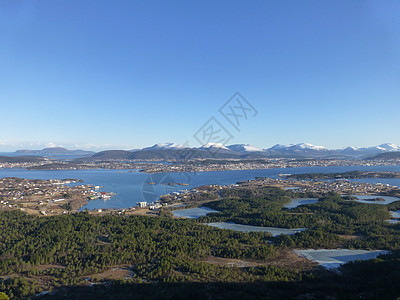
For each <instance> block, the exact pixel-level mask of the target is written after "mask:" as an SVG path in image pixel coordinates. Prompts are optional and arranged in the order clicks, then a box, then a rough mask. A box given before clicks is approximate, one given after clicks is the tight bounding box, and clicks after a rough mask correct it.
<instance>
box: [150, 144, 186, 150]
mask: <svg viewBox="0 0 400 300" xmlns="http://www.w3.org/2000/svg"><path fill="white" fill-rule="evenodd" d="M184 147H185V146H182V145H179V144H176V143H158V144H155V145H153V146H151V147H146V148H143V149H142V150H167V149H170V150H174V149H182V148H184Z"/></svg>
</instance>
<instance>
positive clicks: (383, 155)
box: [370, 152, 400, 160]
mask: <svg viewBox="0 0 400 300" xmlns="http://www.w3.org/2000/svg"><path fill="white" fill-rule="evenodd" d="M370 159H371V160H390V159H400V152H387V153H381V154H378V155H376V156H374V157H371V158H370Z"/></svg>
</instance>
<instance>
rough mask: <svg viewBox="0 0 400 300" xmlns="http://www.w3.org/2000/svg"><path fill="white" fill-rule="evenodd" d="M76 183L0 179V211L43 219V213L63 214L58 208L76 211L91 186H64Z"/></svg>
mask: <svg viewBox="0 0 400 300" xmlns="http://www.w3.org/2000/svg"><path fill="white" fill-rule="evenodd" d="M77 181H78V180H75V179H64V180H58V179H51V180H40V179H21V178H15V177H6V178H2V179H0V210H1V209H21V210H24V211H28V212H31V213H34V212H37V213H41V214H43V215H45V214H47V213H46V211H49V212H53V213H59V212H60V211H63V210H65V208H63V207H62V206H65V207H69V208H71V209H74V208H78V207H80V206H81V205H83V204H84V203H86V201H87V200H86V199H87V198H88V197H89V196H90V195H91V194H92V193H93V186H92V185H76V186H69V185H68V184H70V183H74V182H77ZM67 204H68V206H66V205H67Z"/></svg>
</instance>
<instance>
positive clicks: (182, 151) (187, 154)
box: [90, 143, 400, 160]
mask: <svg viewBox="0 0 400 300" xmlns="http://www.w3.org/2000/svg"><path fill="white" fill-rule="evenodd" d="M396 151H400V147H399V146H397V145H394V144H390V143H386V144H381V145H379V146H374V147H366V148H356V147H347V148H343V149H327V148H325V147H323V146H315V145H312V144H308V143H300V144H291V145H279V144H277V145H275V146H273V147H271V148H267V149H261V148H257V147H255V146H253V145H249V144H234V145H227V146H225V145H222V144H218V143H209V144H206V145H204V146H202V147H198V148H196V147H193V148H189V147H185V146H183V145H179V144H175V143H160V144H156V145H154V146H151V147H146V148H143V149H134V150H131V151H121V150H108V151H102V152H98V153H96V154H94V155H93V156H92V157H91V158H90V160H106V159H143V160H146V159H157V160H158V159H162V160H167V159H193V158H218V159H224V158H245V159H256V158H268V157H270V158H274V157H275V158H278V157H282V158H338V159H344V158H353V159H364V158H370V157H373V156H375V155H378V154H383V153H388V152H393V153H394V152H396Z"/></svg>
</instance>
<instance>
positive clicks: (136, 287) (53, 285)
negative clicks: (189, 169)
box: [0, 187, 400, 299]
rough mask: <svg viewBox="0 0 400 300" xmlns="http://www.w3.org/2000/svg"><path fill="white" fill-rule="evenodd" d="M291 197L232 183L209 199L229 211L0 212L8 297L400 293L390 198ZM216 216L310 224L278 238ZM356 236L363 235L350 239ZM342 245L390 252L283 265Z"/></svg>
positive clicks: (0, 283)
mask: <svg viewBox="0 0 400 300" xmlns="http://www.w3.org/2000/svg"><path fill="white" fill-rule="evenodd" d="M292 196H293V195H292V194H291V192H290V191H284V190H281V189H278V188H270V187H266V188H262V189H257V190H240V189H239V190H226V191H223V195H222V200H219V201H214V202H210V203H208V204H207V205H208V206H209V207H211V208H214V209H217V210H219V211H221V213H216V214H210V215H209V216H206V217H203V218H201V219H198V220H188V219H173V218H171V217H168V216H169V214H161V216H160V217H147V216H112V215H109V216H91V215H88V214H87V213H85V212H81V213H78V214H69V215H63V216H54V217H42V218H40V217H34V216H29V215H26V214H25V213H23V212H19V211H11V212H2V213H0V227H1V229H2V230H1V231H0V292H3V293H4V295H6V297H9V298H10V299H25V298H29V297H33V296H34V295H37V294H40V293H43V292H45V293H43V294H42V295H41V296H39V297H37V298H38V299H39V298H44V299H59V298H64V297H65V298H68V299H95V298H110V299H111V298H113V297H116V298H125V299H129V298H132V297H133V296H135V297H136V298H139V299H149V298H150V299H151V298H154V299H187V298H189V297H190V298H194V299H220V298H221V297H222V298H225V296H226V297H230V298H233V299H235V298H236V299H237V298H252V299H261V298H265V297H269V298H272V299H274V298H275V299H282V297H283V298H292V297H301V296H302V295H303V296H304V295H313V297H320V298H321V297H324V296H328V295H330V296H332V295H333V296H334V297H336V298H337V299H342V298H344V297H345V298H359V297H360V296H362V297H363V298H371V299H373V298H376V297H377V296H379V297H380V299H383V298H385V299H391V298H393V299H395V297H398V296H400V292H399V288H398V284H394V283H395V282H397V283H398V282H399V279H400V272H399V270H400V253H399V251H397V249H398V248H399V242H400V239H399V233H400V232H399V230H400V226H399V225H396V224H388V223H387V222H386V221H385V220H386V219H388V218H389V212H388V208H387V207H386V206H385V205H379V204H362V203H357V202H354V201H346V200H343V199H342V198H341V197H340V196H339V195H336V194H333V193H331V194H328V195H326V197H324V198H322V199H321V200H320V201H319V202H318V203H315V204H309V205H304V206H300V207H297V208H294V209H290V210H289V209H286V208H284V205H285V204H286V203H288V202H289V201H290V199H291V197H292ZM394 205H397V204H392V206H394ZM209 221H213V222H214V221H230V222H237V223H241V224H253V225H262V226H276V227H287V228H295V227H306V228H309V229H308V230H306V231H304V232H301V233H296V234H295V235H292V236H286V235H280V236H277V237H272V236H271V235H270V234H268V233H257V232H253V233H243V232H235V231H230V230H221V229H217V228H213V227H210V226H205V225H203V224H202V223H204V222H209ZM350 235H351V236H355V237H360V238H355V239H347V238H344V236H350ZM337 247H346V248H354V249H388V250H392V254H390V255H385V256H381V257H380V258H377V259H374V260H371V261H367V262H356V263H350V264H346V265H344V266H342V267H341V268H340V272H332V271H328V270H325V269H323V268H320V267H310V266H309V265H308V266H299V265H293V266H292V265H290V264H286V265H279V264H278V263H277V261H278V258H279V257H280V256H281V255H282V253H284V252H285V251H288V250H290V249H293V248H337ZM210 258H218V259H238V260H243V261H248V262H254V263H255V264H254V265H249V266H245V267H238V266H235V265H229V264H225V265H222V264H215V263H209V262H207V259H210ZM122 267H123V268H126V269H127V270H129V274H128V276H125V277H124V278H119V279H115V280H105V279H103V278H101V276H99V275H98V274H102V272H107V270H108V271H109V270H110V269H111V270H114V269H117V268H122ZM367 274H374V276H367ZM360 276H361V277H360ZM362 276H367V278H363V277H362ZM334 287H338V289H336V288H334ZM234 291H236V292H235V293H234ZM47 292H48V293H47ZM0 295H1V294H0ZM379 297H378V298H379ZM382 297H383V298H382ZM333 299H335V298H333Z"/></svg>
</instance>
